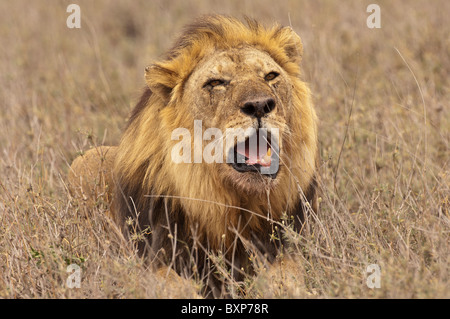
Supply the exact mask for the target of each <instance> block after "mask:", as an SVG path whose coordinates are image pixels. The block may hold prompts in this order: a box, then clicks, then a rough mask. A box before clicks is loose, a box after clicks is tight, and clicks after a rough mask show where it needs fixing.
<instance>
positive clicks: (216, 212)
mask: <svg viewBox="0 0 450 319" xmlns="http://www.w3.org/2000/svg"><path fill="white" fill-rule="evenodd" d="M301 57H302V43H301V41H300V38H299V37H298V35H297V34H296V33H295V32H294V31H293V30H292V29H291V28H290V27H281V26H278V25H276V26H273V27H271V28H267V27H264V26H262V25H261V24H259V23H258V22H256V21H253V20H250V19H247V24H245V23H242V22H240V21H238V20H236V19H234V18H231V17H227V16H218V15H212V16H205V17H202V18H200V19H199V20H197V21H196V22H195V23H193V24H191V25H189V26H188V27H187V28H186V29H185V30H184V32H183V33H182V35H181V37H180V38H179V39H178V41H177V42H176V44H175V46H174V47H173V48H172V49H171V50H170V51H169V52H168V53H167V55H166V56H165V58H164V59H162V60H161V61H157V62H155V63H153V64H152V65H151V66H150V67H147V68H146V72H145V79H146V83H147V87H146V89H145V92H144V93H143V95H142V98H141V99H140V101H139V103H138V104H137V106H136V107H135V108H134V110H133V111H132V113H131V116H130V119H129V121H128V125H127V127H126V129H125V132H124V134H123V137H122V139H121V141H120V144H119V146H118V147H101V148H96V149H94V150H91V151H89V152H87V153H86V154H85V155H84V156H82V157H79V158H78V159H76V160H75V161H74V163H73V164H72V169H71V174H70V180H71V184H72V185H75V188H76V189H77V190H78V192H82V193H83V194H84V195H88V196H91V197H92V196H94V199H95V196H97V195H98V194H99V192H102V191H104V189H103V190H102V189H100V190H99V182H100V181H101V184H102V185H103V186H106V187H107V188H108V189H107V192H109V193H108V194H109V196H111V197H112V204H111V213H112V217H113V218H114V219H115V220H116V222H117V223H118V224H119V225H120V226H121V227H123V228H124V230H125V233H126V232H127V228H128V227H129V225H130V222H129V221H130V220H135V221H137V225H138V227H139V229H140V230H141V231H144V230H145V231H146V234H147V237H146V239H145V241H143V242H142V244H141V245H140V249H141V251H143V252H145V253H146V254H148V256H150V257H151V260H152V261H153V262H154V263H155V264H157V265H160V266H162V265H166V266H170V268H172V269H174V270H175V271H176V272H178V273H180V274H184V275H189V274H196V275H198V276H199V277H197V278H200V279H204V282H205V287H207V288H205V290H204V292H208V293H212V295H213V296H220V295H221V293H222V292H223V286H224V285H223V284H222V283H223V277H224V276H219V275H217V273H218V269H219V268H220V269H221V270H222V271H223V269H228V270H229V272H228V273H231V276H232V277H234V278H235V279H239V278H242V276H243V274H248V273H251V272H252V269H251V268H252V265H251V262H250V261H249V257H250V256H255V255H256V256H264V258H266V260H268V261H269V262H272V261H274V260H275V257H276V256H277V254H278V253H279V251H280V247H282V246H283V243H282V242H283V236H282V234H278V233H277V232H282V227H275V226H277V225H281V220H282V218H283V216H288V217H289V219H290V220H292V221H293V227H294V228H295V229H297V230H299V229H300V227H301V224H302V221H303V216H304V214H305V213H306V212H307V210H308V209H313V210H316V208H317V196H316V189H315V172H316V163H317V158H318V155H317V126H316V122H317V118H316V114H315V111H314V108H313V105H312V102H311V94H310V90H309V88H308V85H307V84H306V83H304V82H303V81H302V80H301V79H300V74H301V73H300V66H299V64H300V60H301ZM195 120H197V121H202V122H201V123H202V133H204V132H205V130H206V129H208V128H217V129H220V131H221V132H226V131H227V129H230V128H242V129H243V130H247V129H249V128H253V129H254V130H255V132H256V135H259V134H260V133H259V132H260V131H262V129H272V128H276V129H278V141H277V144H278V145H277V146H278V148H277V153H278V154H277V156H278V160H279V167H278V169H277V171H276V172H275V173H273V172H272V173H271V174H263V173H262V169H263V168H264V167H266V166H268V165H264V163H265V162H264V161H263V157H262V156H261V155H260V154H259V155H258V154H256V155H255V153H253V154H252V155H251V154H250V153H251V150H249V146H248V143H247V144H245V140H244V144H245V145H246V146H244V150H243V151H242V149H241V151H240V152H239V151H238V150H237V144H238V143H242V138H241V140H240V142H239V138H238V139H237V141H236V142H235V143H236V145H233V147H232V149H225V151H224V156H226V155H227V154H228V153H229V152H230V151H236V150H237V152H236V154H240V156H241V157H242V156H244V162H242V160H241V161H240V162H238V161H237V157H238V156H234V157H233V158H232V162H225V161H224V162H222V163H220V161H219V162H212V163H207V162H206V161H201V162H200V163H198V162H195V161H194V162H193V163H184V162H182V163H175V162H174V160H173V149H174V147H175V146H176V145H177V143H179V140H178V138H179V136H176V138H174V136H173V132H174V131H176V129H178V128H186V129H187V130H188V131H189V132H190V133H191V136H192V137H193V136H194V135H195V134H194V133H195V128H194V121H195ZM210 137H211V138H212V136H210ZM224 138H225V137H223V139H224ZM194 139H195V138H192V140H190V144H192V150H194V153H195V152H196V151H200V152H202V151H204V148H205V145H203V146H201V148H200V149H199V148H198V145H194ZM272 139H273V137H272ZM258 143H259V144H261V142H258ZM259 144H258V149H259V148H261V147H263V146H264V147H269V149H270V147H271V145H270V144H271V138H270V136H269V138H268V139H266V142H264V144H267V145H259ZM201 154H203V153H201ZM267 154H269V157H270V156H271V155H270V154H271V153H270V152H268V153H267ZM267 154H266V156H267ZM188 155H190V154H188ZM266 159H267V158H266ZM269 163H270V160H269ZM266 164H267V163H266ZM97 177H101V179H97ZM80 186H81V187H80ZM92 191H94V192H93V193H92ZM89 194H91V195H89ZM274 238H278V239H274ZM214 256H215V257H217V258H214ZM219 257H220V258H219ZM217 260H219V261H220V262H217ZM219 264H220V265H219Z"/></svg>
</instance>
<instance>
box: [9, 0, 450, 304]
mask: <svg viewBox="0 0 450 319" xmlns="http://www.w3.org/2000/svg"><path fill="white" fill-rule="evenodd" d="M72 2H75V3H77V4H79V5H80V6H81V10H82V28H81V29H79V30H77V29H74V30H70V29H68V28H67V27H66V19H67V16H68V13H66V7H67V5H68V4H70V3H72ZM371 2H375V1H371ZM371 2H367V1H333V2H332V1H281V0H279V1H269V0H267V1H266V0H264V1H248V0H239V1H216V0H214V1H207V0H197V1H174V0H173V1H144V0H133V1H124V0H115V1H106V0H96V1H81V0H77V1H70V2H69V1H47V0H35V1H7V0H0V298H159V297H189V296H193V295H194V293H195V289H194V288H195V287H196V285H195V284H192V285H190V284H189V285H185V286H183V287H181V288H176V289H175V288H173V287H169V286H166V285H165V282H164V281H162V280H158V279H157V278H155V276H154V275H153V274H152V273H151V272H150V271H149V270H148V269H147V266H146V264H145V262H144V261H143V260H142V259H141V258H139V257H137V256H136V254H135V252H134V251H133V250H132V249H131V245H129V244H128V243H126V242H125V241H124V240H123V239H122V238H121V236H120V235H118V233H117V231H116V228H115V227H114V225H112V224H111V222H110V221H109V219H108V218H106V217H105V216H104V212H105V210H106V209H107V206H106V205H105V203H102V202H101V201H99V202H98V203H97V206H96V207H88V206H87V205H86V203H84V202H83V201H82V200H79V199H75V198H73V197H71V196H70V194H69V192H68V190H67V185H66V175H67V172H68V167H69V163H71V161H72V160H73V159H74V158H75V157H76V156H77V155H78V154H80V152H82V151H86V150H87V149H89V148H90V147H92V146H93V145H101V144H105V145H113V144H117V143H118V141H119V138H120V134H121V131H122V129H123V128H124V124H125V121H126V118H127V115H128V113H129V111H130V110H131V108H132V107H133V105H134V103H135V102H136V100H137V98H138V97H139V94H140V91H141V89H142V87H143V85H144V80H143V74H144V68H145V66H146V65H148V64H150V63H151V62H152V60H153V59H156V58H158V57H159V55H160V54H162V53H163V52H164V50H166V49H168V47H169V46H170V43H171V42H172V40H173V39H174V37H175V36H176V35H177V34H178V33H179V32H180V29H181V27H182V26H183V25H184V24H186V23H188V22H190V21H191V20H192V19H193V18H194V17H196V16H198V15H199V14H202V13H211V12H217V13H228V14H232V15H236V16H238V17H243V15H248V16H250V17H254V18H257V19H259V20H261V21H263V22H265V23H272V22H273V21H278V22H280V23H282V24H284V25H292V27H293V28H294V29H295V30H296V31H297V32H298V33H299V34H300V36H301V37H302V39H303V42H304V50H305V54H304V59H303V68H304V79H305V80H306V81H308V82H310V83H311V87H312V91H313V92H314V99H315V104H316V108H317V112H318V115H319V117H320V152H321V158H322V161H321V167H320V175H321V185H320V188H321V198H322V200H321V209H320V213H319V215H318V216H317V217H315V218H314V217H312V218H311V223H309V224H308V228H307V229H306V231H305V232H304V233H302V236H299V237H297V238H294V239H293V247H292V250H293V253H294V254H295V255H296V256H297V259H298V263H297V267H296V268H295V269H293V271H292V273H290V274H285V275H286V276H285V278H284V279H283V280H282V281H278V282H275V283H274V282H271V281H270V278H269V277H268V276H264V275H262V276H260V277H258V278H257V279H254V278H248V280H246V281H245V282H244V283H234V285H235V287H231V288H232V289H233V290H240V291H241V293H240V296H243V297H257V298H258V297H265V298H271V297H280V298H292V297H294V298H295V297H297V298H298V297H300V298H303V297H307V298H335V297H338V298H372V297H375V298H380V297H381V298H437V297H441V298H442V297H444V298H449V297H450V287H449V272H448V271H449V269H448V268H449V262H450V245H449V232H450V227H449V226H450V223H449V200H450V199H449V194H450V192H449V182H450V176H449V174H450V170H449V158H450V157H449V155H450V153H449V137H450V135H449V134H450V132H449V128H450V114H449V113H450V112H449V102H448V101H449V100H450V84H449V77H450V58H449V56H450V41H449V34H450V23H449V21H448V15H449V14H450V2H448V1H445V0H440V1H438V0H433V1H376V3H378V4H379V5H380V6H381V10H382V11H381V14H382V28H381V29H368V28H367V27H366V18H367V16H368V13H366V7H367V5H368V4H369V3H371ZM193 187H195V185H194V186H193ZM72 263H76V264H78V265H80V266H81V269H82V283H81V288H80V289H69V288H68V287H67V286H66V284H65V282H66V278H67V277H68V273H67V272H66V267H67V265H69V264H72ZM373 263H376V264H378V265H380V267H381V288H380V289H369V288H368V287H367V286H366V284H365V282H366V277H367V275H368V274H367V273H366V267H367V265H369V264H373ZM232 285H233V284H232ZM232 285H231V286H232Z"/></svg>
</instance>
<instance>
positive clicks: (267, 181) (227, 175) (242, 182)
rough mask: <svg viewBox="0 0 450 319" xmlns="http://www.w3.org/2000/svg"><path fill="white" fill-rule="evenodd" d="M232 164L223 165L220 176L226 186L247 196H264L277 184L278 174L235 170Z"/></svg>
mask: <svg viewBox="0 0 450 319" xmlns="http://www.w3.org/2000/svg"><path fill="white" fill-rule="evenodd" d="M233 166H234V164H224V165H223V166H222V167H221V168H220V175H221V177H222V178H223V179H224V180H225V182H226V184H228V185H229V186H231V187H232V188H233V189H235V190H237V191H240V192H245V193H246V194H248V195H259V194H264V193H266V192H267V190H270V189H273V188H275V187H276V186H277V185H278V183H279V177H278V176H279V173H278V172H276V173H275V174H267V175H265V174H261V173H260V172H258V171H256V170H247V171H242V170H237V169H236V168H235V167H233Z"/></svg>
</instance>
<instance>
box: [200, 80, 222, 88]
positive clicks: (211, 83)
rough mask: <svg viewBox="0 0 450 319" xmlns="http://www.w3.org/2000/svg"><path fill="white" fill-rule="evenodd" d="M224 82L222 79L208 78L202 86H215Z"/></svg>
mask: <svg viewBox="0 0 450 319" xmlns="http://www.w3.org/2000/svg"><path fill="white" fill-rule="evenodd" d="M224 83H225V81H223V80H210V81H208V82H206V83H205V85H204V86H203V87H206V86H211V87H216V86H219V85H222V84H224Z"/></svg>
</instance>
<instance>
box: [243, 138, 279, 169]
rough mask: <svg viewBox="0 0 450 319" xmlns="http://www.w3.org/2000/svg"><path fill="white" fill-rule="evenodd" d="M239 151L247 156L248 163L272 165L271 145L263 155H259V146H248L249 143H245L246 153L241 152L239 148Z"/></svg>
mask: <svg viewBox="0 0 450 319" xmlns="http://www.w3.org/2000/svg"><path fill="white" fill-rule="evenodd" d="M238 153H239V154H241V155H244V156H245V157H247V160H246V161H245V163H246V164H247V165H255V164H259V165H261V166H270V163H271V156H270V155H271V149H270V147H269V146H268V147H267V153H266V154H265V155H264V156H262V157H260V156H259V148H258V147H252V148H250V147H248V144H247V143H246V145H245V153H244V154H243V153H242V152H239V150H238Z"/></svg>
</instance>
